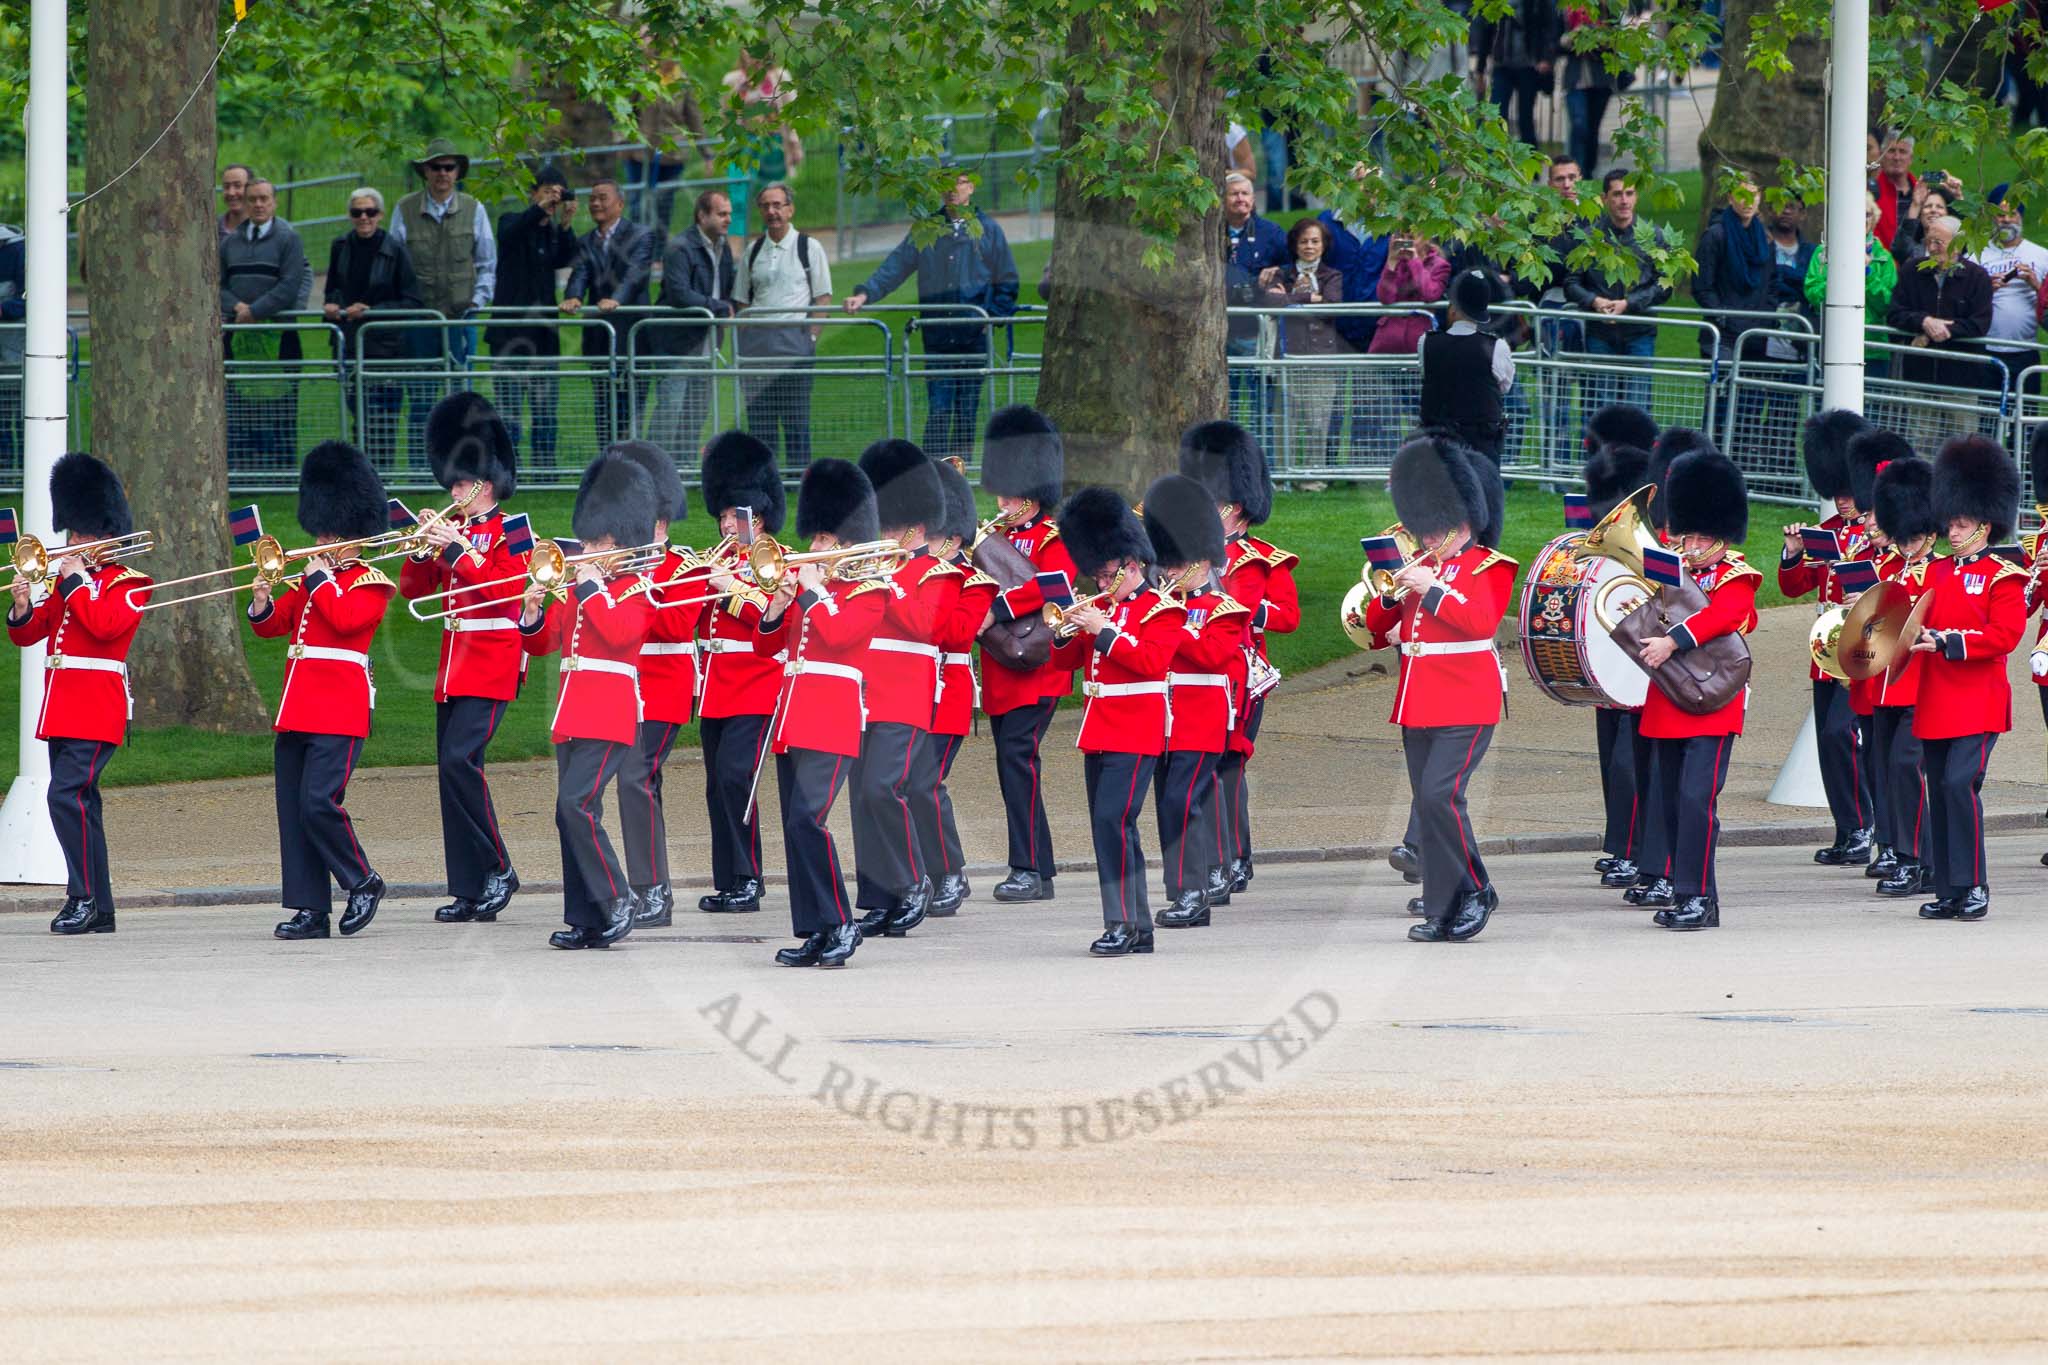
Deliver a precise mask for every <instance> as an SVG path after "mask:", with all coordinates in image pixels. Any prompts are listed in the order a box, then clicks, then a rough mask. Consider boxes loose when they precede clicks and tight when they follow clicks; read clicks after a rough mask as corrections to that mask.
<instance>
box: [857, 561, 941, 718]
mask: <svg viewBox="0 0 2048 1365" xmlns="http://www.w3.org/2000/svg"><path fill="white" fill-rule="evenodd" d="M965 581H966V576H965V575H964V574H962V573H961V572H960V570H959V569H957V568H955V567H954V566H953V565H951V564H948V563H946V562H944V561H943V560H939V559H934V558H933V557H932V556H931V555H929V554H926V553H924V552H923V551H919V552H918V553H917V554H915V555H913V556H911V557H910V559H909V560H907V561H906V562H905V563H904V564H903V566H902V567H901V568H899V569H897V570H896V572H895V573H893V574H891V575H890V576H889V577H888V578H886V579H884V580H881V582H882V587H883V610H882V624H881V626H880V627H879V628H878V629H877V630H876V631H875V634H874V636H873V637H872V638H871V639H870V640H869V641H868V655H867V659H866V660H865V661H864V662H863V663H862V665H861V672H863V673H864V674H866V675H867V705H868V724H870V725H884V724H887V725H911V726H915V727H916V728H918V729H920V730H929V729H931V728H932V714H933V711H934V710H935V708H936V707H937V706H938V701H939V654H940V652H941V651H940V649H939V646H938V643H937V642H938V638H939V623H940V622H941V621H942V620H944V619H946V618H947V617H948V616H950V615H951V614H952V611H953V606H954V604H955V603H957V602H958V601H959V600H960V585H961V584H962V583H963V582H965Z"/></svg>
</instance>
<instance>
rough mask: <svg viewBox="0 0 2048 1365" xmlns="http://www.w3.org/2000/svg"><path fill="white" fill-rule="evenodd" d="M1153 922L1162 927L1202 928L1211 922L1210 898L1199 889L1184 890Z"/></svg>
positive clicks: (1153, 918) (1155, 916)
mask: <svg viewBox="0 0 2048 1365" xmlns="http://www.w3.org/2000/svg"><path fill="white" fill-rule="evenodd" d="M1152 922H1153V923H1154V924H1156V925H1158V926H1159V927H1160V928H1162V929H1200V928H1201V927H1203V926H1204V925H1206V924H1207V923H1208V922H1209V898H1208V897H1207V896H1205V895H1203V894H1202V893H1201V892H1199V891H1183V892H1181V893H1180V894H1179V895H1178V896H1175V897H1174V898H1173V904H1172V905H1171V906H1169V907H1167V908H1166V909H1164V910H1161V911H1160V912H1159V913H1158V914H1156V915H1154V916H1153V917H1152Z"/></svg>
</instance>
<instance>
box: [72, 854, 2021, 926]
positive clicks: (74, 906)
mask: <svg viewBox="0 0 2048 1365" xmlns="http://www.w3.org/2000/svg"><path fill="white" fill-rule="evenodd" d="M2044 861H2048V859H2044ZM84 899H85V897H83V896H66V897H65V898H64V908H63V909H61V910H59V911H58V912H57V913H56V914H55V915H53V916H51V918H50V932H51V933H53V934H54V933H56V932H57V926H58V925H60V924H62V923H63V922H64V917H65V916H67V915H69V914H70V913H71V912H72V911H74V910H76V909H77V908H78V903H79V902H80V901H82V900H84Z"/></svg>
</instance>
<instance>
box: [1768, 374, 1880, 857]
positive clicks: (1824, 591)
mask: <svg viewBox="0 0 2048 1365" xmlns="http://www.w3.org/2000/svg"><path fill="white" fill-rule="evenodd" d="M1869 428H1870V424H1869V423H1868V422H1866V421H1864V420H1863V418H1862V417H1861V416H1859V415H1858V414H1856V413H1853V412H1850V411H1849V410H1848V409H1846V408H1834V409H1830V410H1829V411H1827V412H1822V413H1816V414H1815V415H1814V416H1812V417H1810V418H1808V419H1807V423H1806V431H1805V434H1804V447H1805V456H1806V478H1807V481H1808V482H1809V483H1811V484H1812V485H1813V490H1814V492H1816V493H1818V494H1819V495H1820V496H1821V497H1822V498H1824V499H1827V500H1830V501H1832V502H1833V503H1834V504H1835V511H1834V515H1832V516H1830V517H1828V518H1827V519H1826V520H1825V521H1823V522H1821V524H1820V525H1819V527H1817V528H1815V529H1818V530H1822V531H1830V532H1833V533H1834V537H1835V541H1836V543H1837V545H1838V546H1839V547H1840V549H1841V554H1842V558H1844V559H1866V558H1868V557H1869V554H1870V550H1869V544H1868V541H1867V539H1866V537H1865V536H1864V534H1863V527H1862V512H1861V509H1859V508H1858V507H1857V506H1856V498H1855V491H1854V489H1853V488H1852V487H1851V485H1850V481H1849V442H1850V441H1852V440H1854V439H1855V438H1856V436H1857V435H1858V434H1860V433H1861V432H1864V431H1867V430H1869ZM1805 529H1806V528H1805V527H1803V526H1788V527H1786V528H1785V550H1784V557H1783V558H1782V559H1780V560H1779V561H1778V590H1779V591H1780V592H1782V593H1784V594H1785V597H1786V599H1787V600H1788V601H1796V600H1797V599H1799V598H1801V597H1804V596H1806V595H1807V594H1808V593H1818V594H1819V596H1818V599H1817V601H1818V605H1819V608H1820V610H1822V611H1825V610H1827V609H1828V608H1829V607H1830V606H1833V605H1834V604H1835V603H1837V602H1840V601H1841V600H1842V593H1841V589H1840V588H1838V587H1837V586H1836V585H1835V582H1834V577H1833V575H1832V574H1831V573H1830V572H1829V570H1828V563H1827V561H1826V560H1823V559H1815V558H1813V557H1812V556H1810V555H1809V554H1808V553H1807V551H1806V545H1805V541H1804V539H1803V538H1802V536H1801V532H1802V531H1804V530H1805ZM1808 672H1809V676H1810V677H1811V678H1812V680H1813V729H1814V736H1815V739H1816V741H1817V742H1818V744H1819V747H1820V778H1821V786H1822V788H1823V789H1824V790H1825V791H1826V792H1827V798H1828V810H1829V811H1830V812H1832V813H1833V815H1834V817H1835V842H1834V843H1832V844H1830V845H1829V846H1828V847H1826V848H1823V849H1818V850H1816V851H1815V853H1814V855H1813V860H1814V861H1815V862H1817V863H1821V864H1823V865H1826V866H1829V867H1850V866H1856V867H1860V866H1862V865H1863V864H1865V863H1868V862H1869V861H1870V859H1871V843H1872V832H1873V830H1874V828H1875V826H1876V822H1877V812H1876V807H1875V801H1876V793H1875V792H1874V791H1873V789H1872V774H1871V771H1870V763H1869V748H1870V740H1871V737H1870V735H1869V734H1868V733H1866V730H1867V726H1866V725H1864V724H1862V723H1859V721H1858V719H1857V717H1856V714H1855V712H1854V711H1853V709H1852V708H1851V706H1850V703H1849V691H1848V688H1846V687H1845V686H1843V685H1842V684H1841V683H1838V682H1836V681H1835V680H1834V679H1833V678H1830V677H1828V676H1827V675H1826V674H1825V673H1822V672H1821V671H1820V669H1819V668H1818V667H1814V668H1810V669H1809V671H1808Z"/></svg>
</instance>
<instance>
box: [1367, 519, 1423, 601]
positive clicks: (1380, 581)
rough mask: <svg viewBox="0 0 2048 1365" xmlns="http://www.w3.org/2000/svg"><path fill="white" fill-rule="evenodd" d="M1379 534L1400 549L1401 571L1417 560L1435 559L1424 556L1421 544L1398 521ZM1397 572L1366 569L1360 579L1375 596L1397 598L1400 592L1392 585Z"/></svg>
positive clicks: (1394, 570)
mask: <svg viewBox="0 0 2048 1365" xmlns="http://www.w3.org/2000/svg"><path fill="white" fill-rule="evenodd" d="M1380 534H1381V535H1383V536H1391V537H1393V540H1394V543H1395V544H1396V545H1398V546H1399V547H1400V548H1401V568H1403V569H1405V568H1407V567H1408V566H1409V565H1410V564H1413V563H1415V562H1416V561H1417V560H1418V559H1422V558H1425V557H1426V558H1429V559H1431V560H1434V559H1435V558H1436V556H1435V555H1434V554H1430V555H1428V556H1425V555H1424V554H1423V552H1422V545H1421V543H1420V542H1418V541H1417V540H1416V539H1415V537H1414V536H1413V535H1412V534H1410V533H1409V530H1408V528H1407V527H1406V526H1403V525H1402V524H1401V523H1400V522H1398V521H1397V522H1395V523H1394V524H1393V525H1392V526H1389V527H1387V528H1386V529H1385V530H1384V531H1381V532H1380ZM1399 572H1400V570H1399V569H1374V568H1367V569H1366V570H1365V572H1364V574H1363V575H1362V577H1363V578H1364V580H1365V583H1366V585H1367V586H1368V587H1370V588H1371V589H1372V590H1373V594H1374V595H1375V596H1378V597H1398V596H1400V594H1401V590H1400V588H1399V587H1398V586H1396V584H1395V583H1394V575H1395V574H1396V573H1399Z"/></svg>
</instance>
